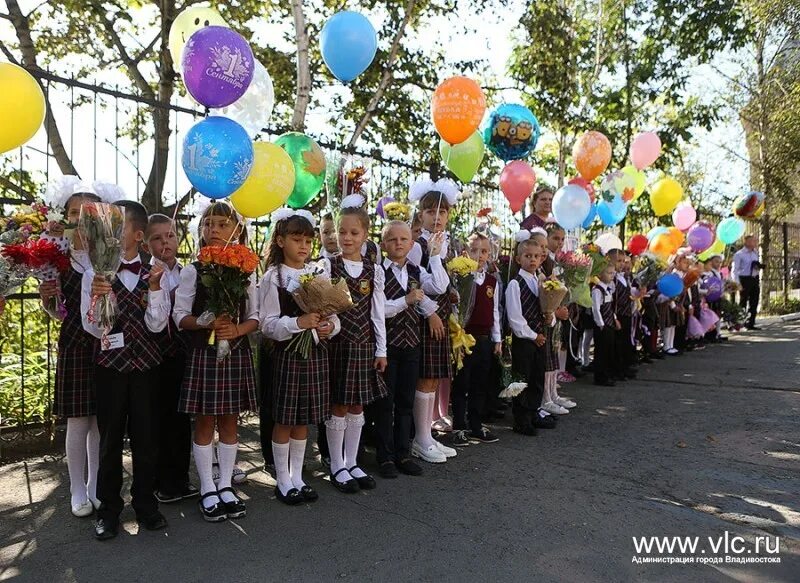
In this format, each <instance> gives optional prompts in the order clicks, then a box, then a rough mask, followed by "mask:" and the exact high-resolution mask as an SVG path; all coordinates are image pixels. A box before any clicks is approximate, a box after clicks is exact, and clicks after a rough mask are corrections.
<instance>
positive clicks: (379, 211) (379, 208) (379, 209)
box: [375, 196, 394, 219]
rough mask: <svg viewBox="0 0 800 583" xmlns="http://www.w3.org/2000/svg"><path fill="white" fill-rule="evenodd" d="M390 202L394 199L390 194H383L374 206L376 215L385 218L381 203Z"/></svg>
mask: <svg viewBox="0 0 800 583" xmlns="http://www.w3.org/2000/svg"><path fill="white" fill-rule="evenodd" d="M390 202H394V199H393V198H392V197H391V196H384V197H383V198H382V199H380V200H379V201H378V206H377V207H376V208H375V212H376V213H377V214H378V216H379V217H380V218H382V219H385V218H386V215H385V214H384V212H383V205H385V204H389V203H390Z"/></svg>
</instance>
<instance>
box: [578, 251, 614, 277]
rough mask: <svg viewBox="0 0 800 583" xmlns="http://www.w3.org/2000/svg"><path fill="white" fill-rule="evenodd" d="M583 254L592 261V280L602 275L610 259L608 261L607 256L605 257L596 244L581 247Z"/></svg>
mask: <svg viewBox="0 0 800 583" xmlns="http://www.w3.org/2000/svg"><path fill="white" fill-rule="evenodd" d="M581 252H582V253H583V254H584V255H588V256H589V257H590V258H591V260H592V271H591V274H590V276H589V277H590V278H592V277H597V276H598V275H600V274H601V273H602V271H603V270H604V269H605V268H606V266H607V265H608V259H606V257H605V255H603V252H602V251H601V250H600V247H599V246H598V245H596V244H594V243H586V244H585V245H581Z"/></svg>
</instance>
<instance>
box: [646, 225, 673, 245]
mask: <svg viewBox="0 0 800 583" xmlns="http://www.w3.org/2000/svg"><path fill="white" fill-rule="evenodd" d="M663 233H669V227H664V226H663V225H658V226H657V227H653V228H652V229H650V230H649V231H648V232H647V240H648V241H652V240H653V238H654V237H657V236H658V235H661V234H663Z"/></svg>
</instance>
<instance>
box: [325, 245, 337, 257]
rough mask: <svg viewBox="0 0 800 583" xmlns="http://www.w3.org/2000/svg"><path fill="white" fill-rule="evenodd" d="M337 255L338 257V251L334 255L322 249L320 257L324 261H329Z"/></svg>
mask: <svg viewBox="0 0 800 583" xmlns="http://www.w3.org/2000/svg"><path fill="white" fill-rule="evenodd" d="M337 255H339V251H337V252H336V253H331V252H330V251H328V250H327V249H325V247H323V248H322V256H323V257H324V258H325V259H331V258H333V257H336V256H337Z"/></svg>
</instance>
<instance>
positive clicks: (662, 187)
mask: <svg viewBox="0 0 800 583" xmlns="http://www.w3.org/2000/svg"><path fill="white" fill-rule="evenodd" d="M682 197H683V188H682V187H681V185H680V184H678V181H677V180H675V179H673V178H669V177H667V178H662V179H661V180H659V181H658V182H656V183H655V184H654V185H653V188H652V190H650V206H651V207H653V212H654V213H655V215H656V216H657V217H660V216H662V215H666V214H667V213H669V212H672V209H674V208H675V205H676V204H678V203H679V202H680V200H681V198H682Z"/></svg>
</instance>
